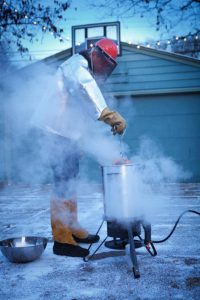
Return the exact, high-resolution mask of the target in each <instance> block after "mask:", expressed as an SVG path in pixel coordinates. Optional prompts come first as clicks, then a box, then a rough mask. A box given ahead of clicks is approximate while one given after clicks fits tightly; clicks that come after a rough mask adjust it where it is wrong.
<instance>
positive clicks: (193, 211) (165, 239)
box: [152, 209, 200, 244]
mask: <svg viewBox="0 0 200 300" xmlns="http://www.w3.org/2000/svg"><path fill="white" fill-rule="evenodd" d="M187 212H191V213H194V214H196V215H200V212H198V211H196V210H191V209H189V210H185V211H184V212H182V213H181V214H180V216H179V217H178V219H177V221H176V223H175V224H174V227H173V228H172V230H171V232H170V233H169V235H168V236H167V237H166V238H164V239H163V240H158V241H152V243H155V244H158V243H164V242H165V241H167V240H168V239H169V238H170V236H171V235H172V234H173V233H174V230H175V229H176V227H177V225H178V223H179V221H180V219H181V218H182V216H183V215H184V214H186V213H187Z"/></svg>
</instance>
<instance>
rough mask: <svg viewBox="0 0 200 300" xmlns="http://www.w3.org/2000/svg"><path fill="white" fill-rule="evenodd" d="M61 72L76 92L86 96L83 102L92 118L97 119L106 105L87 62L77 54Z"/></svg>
mask: <svg viewBox="0 0 200 300" xmlns="http://www.w3.org/2000/svg"><path fill="white" fill-rule="evenodd" d="M62 71H63V76H64V77H65V78H69V77H70V80H72V81H73V82H74V83H75V89H77V92H78V91H79V90H80V92H82V93H83V94H84V95H85V96H86V97H84V100H83V101H87V106H88V108H89V111H90V114H91V115H92V118H93V119H95V120H97V119H99V117H100V115H101V113H102V111H103V110H104V109H105V108H106V107H107V104H106V101H105V99H104V97H103V95H102V93H101V91H100V89H99V87H98V85H97V83H96V81H95V79H94V78H93V77H92V75H91V74H90V72H89V68H88V62H87V60H86V59H85V58H84V57H82V56H81V55H79V54H77V55H74V56H73V57H71V58H70V60H69V63H68V64H67V65H66V66H63V68H62ZM77 94H78V93H77ZM85 104H86V103H85Z"/></svg>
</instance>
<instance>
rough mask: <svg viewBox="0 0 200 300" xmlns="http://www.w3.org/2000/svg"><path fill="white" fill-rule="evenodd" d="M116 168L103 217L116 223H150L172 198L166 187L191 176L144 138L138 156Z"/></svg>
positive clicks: (106, 193)
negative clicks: (137, 221) (130, 221)
mask: <svg viewBox="0 0 200 300" xmlns="http://www.w3.org/2000/svg"><path fill="white" fill-rule="evenodd" d="M115 168H116V171H114V172H113V173H114V174H116V175H114V177H113V179H112V180H111V181H110V182H108V186H107V187H106V189H105V202H106V203H105V204H106V217H107V218H108V219H117V220H118V221H119V222H127V221H128V220H133V219H144V220H146V221H151V220H152V219H153V218H154V217H155V215H157V214H158V213H160V212H162V211H163V209H164V207H165V204H166V203H165V202H166V201H167V199H168V198H169V197H170V196H171V192H170V189H168V184H169V183H175V182H179V181H184V180H186V179H188V178H190V176H191V174H190V173H189V172H186V171H184V170H183V169H182V167H181V166H179V165H178V164H177V163H175V161H174V160H173V159H172V158H170V157H167V156H165V155H164V154H163V153H162V151H161V150H160V149H159V147H158V146H157V145H156V144H155V143H154V142H153V141H152V140H151V139H149V138H147V137H145V138H142V140H141V143H140V147H139V150H138V153H137V155H134V156H132V157H131V158H130V160H129V164H127V165H126V164H124V165H119V166H116V167H115ZM117 168H119V169H118V170H117ZM109 172H110V171H109V170H108V173H109ZM111 173H112V172H111ZM117 173H118V174H117ZM107 180H108V181H109V176H107ZM177 189H178V188H177ZM110 195H111V197H109V196H110Z"/></svg>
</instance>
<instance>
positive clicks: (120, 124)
mask: <svg viewBox="0 0 200 300" xmlns="http://www.w3.org/2000/svg"><path fill="white" fill-rule="evenodd" d="M99 120H100V121H103V122H105V123H106V124H108V125H110V126H111V127H112V132H113V134H116V133H118V134H123V132H124V130H125V128H126V121H125V120H124V118H123V117H122V116H121V115H120V114H119V113H118V112H116V111H110V110H109V108H108V107H106V108H105V109H104V110H103V111H102V113H101V116H100V118H99Z"/></svg>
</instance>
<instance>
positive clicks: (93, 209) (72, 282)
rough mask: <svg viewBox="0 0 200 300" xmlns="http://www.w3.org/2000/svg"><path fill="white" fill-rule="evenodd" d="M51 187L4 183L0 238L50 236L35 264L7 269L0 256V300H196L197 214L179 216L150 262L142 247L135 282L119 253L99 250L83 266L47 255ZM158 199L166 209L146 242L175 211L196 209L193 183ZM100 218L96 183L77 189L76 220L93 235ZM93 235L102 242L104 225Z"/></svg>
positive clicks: (199, 266)
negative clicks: (175, 224)
mask: <svg viewBox="0 0 200 300" xmlns="http://www.w3.org/2000/svg"><path fill="white" fill-rule="evenodd" d="M50 190H51V186H50V185H46V186H39V185H35V186H22V185H7V186H4V187H1V189H0V207H1V209H0V228H1V240H2V239H6V238H10V237H17V236H22V235H35V236H44V237H47V238H48V239H49V243H48V245H47V248H46V250H45V251H44V253H43V254H42V256H41V257H40V258H39V259H38V260H36V261H34V262H30V263H27V264H14V263H10V262H9V261H8V260H7V259H6V258H5V257H4V256H3V255H2V254H0V266H1V268H0V276H1V280H0V299H6V300H7V299H20V300H22V299H29V300H32V299H33V300H35V299H38V300H39V299H52V300H55V299H65V300H75V299H77V300H90V299H91V300H94V299H95V300H96V299H105V300H108V299H109V300H115V299H117V300H126V299H134V300H147V299H148V300H150V299H151V300H157V299H158V300H162V299H163V300H168V299H173V300H174V299H188V300H189V299H190V300H191V299H194V300H197V299H200V234H199V229H200V219H199V216H197V215H194V214H191V213H187V214H186V215H184V216H183V218H182V219H181V221H180V223H179V225H178V227H177V229H176V231H175V232H174V234H173V235H172V237H171V238H170V239H169V240H168V241H166V242H165V243H162V244H156V245H155V246H156V249H157V252H158V255H157V256H156V257H151V256H150V255H149V254H148V252H147V251H146V250H145V248H140V249H138V250H137V258H138V263H139V269H140V273H141V277H140V279H134V276H133V272H132V266H131V262H130V257H129V255H128V253H127V252H125V251H120V252H119V251H111V250H109V249H107V248H105V247H104V246H102V247H101V249H100V250H99V252H98V253H99V254H98V256H97V257H96V259H95V260H91V261H89V262H84V261H83V260H82V259H80V258H69V257H61V256H56V255H53V253H52V237H51V228H50V216H49V197H50ZM169 190H170V193H169ZM177 191H178V192H177ZM163 198H164V199H165V207H164V208H163V211H161V212H160V213H159V214H158V215H155V217H154V220H153V222H152V239H153V240H160V239H162V238H164V237H165V236H166V235H167V234H168V233H169V232H170V230H171V229H172V227H173V224H174V223H175V221H176V219H177V218H178V216H179V214H180V213H181V212H183V211H185V210H187V209H192V210H197V211H200V184H171V185H169V186H168V192H167V193H166V194H165V195H163ZM102 216H103V195H102V191H101V186H98V185H94V186H90V187H89V186H85V187H84V186H82V188H81V190H80V191H79V220H80V222H81V223H82V224H83V225H84V226H85V227H86V228H87V229H88V230H89V231H90V232H92V233H94V232H95V231H96V230H97V228H98V226H99V225H100V223H101V220H102ZM100 236H101V240H102V239H103V238H104V237H105V236H106V224H105V223H104V226H103V228H102V230H101V232H100ZM92 249H93V250H94V249H96V245H93V248H92Z"/></svg>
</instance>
